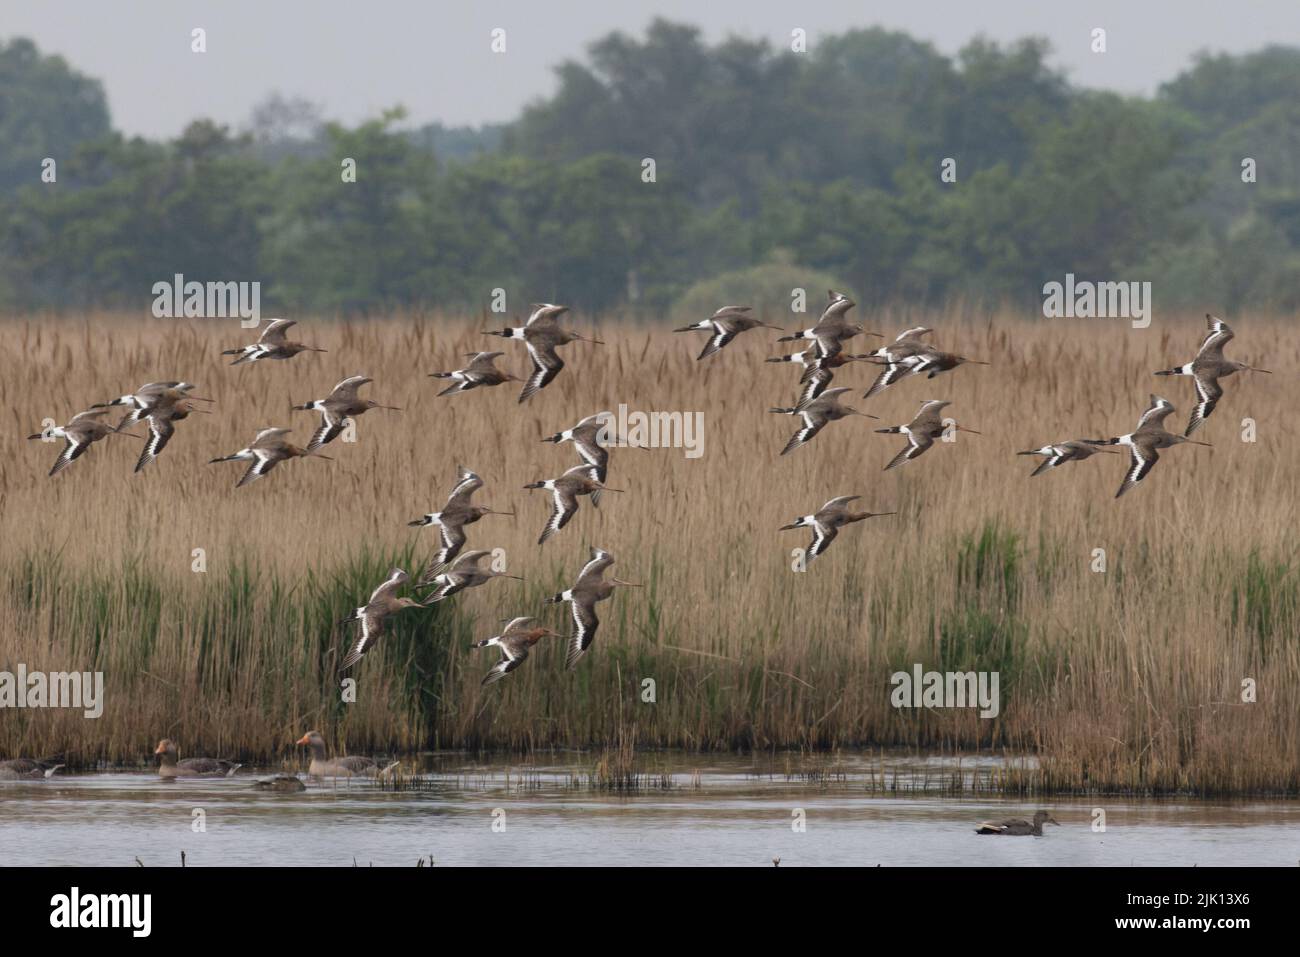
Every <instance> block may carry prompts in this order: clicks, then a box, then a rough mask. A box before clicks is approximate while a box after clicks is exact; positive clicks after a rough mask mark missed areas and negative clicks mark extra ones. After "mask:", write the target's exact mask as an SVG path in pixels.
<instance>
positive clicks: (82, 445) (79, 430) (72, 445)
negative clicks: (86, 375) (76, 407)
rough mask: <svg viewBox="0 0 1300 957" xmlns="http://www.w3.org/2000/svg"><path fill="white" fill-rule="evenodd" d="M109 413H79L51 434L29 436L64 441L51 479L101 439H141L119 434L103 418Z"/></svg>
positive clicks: (128, 433)
mask: <svg viewBox="0 0 1300 957" xmlns="http://www.w3.org/2000/svg"><path fill="white" fill-rule="evenodd" d="M108 412H109V410H108V409H107V408H106V407H101V408H97V409H90V410H88V411H86V412H78V413H77V414H76V415H74V416H73V417H72V419H71V420H70V421H69V422H68V424H67V425H57V426H55V427H54V428H52V429H50V430H49V432H37V433H36V434H35V435H29V436H27V438H28V439H47V438H48V437H49V436H58V437H59V438H61V439H63V451H62V452H60V453H59V457H58V458H57V459H55V460H54V466H53V468H51V469H50V473H49V474H50V476H51V477H53V476H55V475H58V474H59V473H60V472H62V471H63V470H64V469H65V468H67V467H68V466H69V465H70V464H71V463H72V461H73V460H74V459H77V458H80V457H81V455H82V454H83V453H84V452H85V451H86V449H88V448H90V447H91V446H92V445H93V444H94V443H96V442H98V441H99V440H100V439H103V438H106V437H108V436H110V435H130V436H131V437H132V438H136V439H138V438H140V436H138V435H135V434H134V433H132V432H119V431H118V429H116V428H115V427H114V426H112V425H110V424H109V423H107V422H105V421H104V418H103V417H104V416H106V415H108Z"/></svg>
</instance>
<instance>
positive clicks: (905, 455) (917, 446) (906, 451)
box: [883, 430, 934, 472]
mask: <svg viewBox="0 0 1300 957" xmlns="http://www.w3.org/2000/svg"><path fill="white" fill-rule="evenodd" d="M932 445H934V439H932V438H930V436H929V434H928V433H926V432H917V431H915V430H913V431H912V432H909V433H908V436H907V445H906V446H905V447H904V448H903V449H902V450H901V451H900V452H899V453H898V454H897V455H895V456H894V457H893V458H892V459H891V460H890V462H889V464H888V465H886V466H885V467H884V469H883V471H885V472H888V471H889V470H890V469H892V468H897V467H898V466H900V465H902V464H903V463H904V462H910V461H911V460H912V459H914V458H916V457H917V456H918V455H920V454H921V453H923V452H924V451H925V450H926V449H928V448H929V447H930V446H932Z"/></svg>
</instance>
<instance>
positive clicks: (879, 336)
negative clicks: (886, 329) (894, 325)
mask: <svg viewBox="0 0 1300 957" xmlns="http://www.w3.org/2000/svg"><path fill="white" fill-rule="evenodd" d="M862 334H863V335H864V336H875V337H876V338H877V339H883V338H885V335H884V333H882V332H872V331H871V330H870V329H863V330H862Z"/></svg>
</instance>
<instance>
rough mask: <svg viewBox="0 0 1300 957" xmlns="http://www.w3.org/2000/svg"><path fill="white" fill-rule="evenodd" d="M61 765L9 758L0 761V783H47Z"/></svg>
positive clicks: (29, 759)
mask: <svg viewBox="0 0 1300 957" xmlns="http://www.w3.org/2000/svg"><path fill="white" fill-rule="evenodd" d="M61 767H63V765H62V764H50V763H49V762H47V761H33V760H32V759H31V758H9V759H8V760H7V761H0V781H47V780H49V779H50V778H52V777H53V776H54V772H55V771H57V770H59V768H61Z"/></svg>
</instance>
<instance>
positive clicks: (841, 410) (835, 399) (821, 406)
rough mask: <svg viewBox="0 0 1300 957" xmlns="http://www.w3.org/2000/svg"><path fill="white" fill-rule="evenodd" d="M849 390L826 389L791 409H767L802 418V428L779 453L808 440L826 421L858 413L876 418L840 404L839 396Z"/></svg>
mask: <svg viewBox="0 0 1300 957" xmlns="http://www.w3.org/2000/svg"><path fill="white" fill-rule="evenodd" d="M849 391H851V390H849V389H847V388H838V389H827V390H826V391H825V392H823V393H822V394H821V395H819V396H817V397H816V398H815V399H809V400H808V401H807V402H801V403H799V405H796V406H795V407H794V408H792V409H770V410H769V411H771V412H776V413H778V414H780V415H797V416H799V417H800V418H802V419H803V428H802V429H800V430H799V431H798V432H796V433H795V434H794V435H793V436H791V437H790V441H789V442H787V443H786V444H785V448H784V449H782V450H781V454H782V455H786V454H788V453H790V452H793V451H794V450H795V449H797V448H799V446H801V445H803V444H804V443H806V442H810V441H811V440H812V438H813V436H815V435H816V434H817V433H818V432H820V431H821V430H822V429H823V428H825V426H826V423H827V422H834V421H836V420H837V419H843V418H846V417H847V416H850V415H860V416H862V417H863V418H866V419H875V418H878V416H874V415H868V414H867V413H866V412H859V411H858V410H857V409H853V408H850V407H849V406H847V405H840V396H841V395H843V394H844V393H845V392H849Z"/></svg>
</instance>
